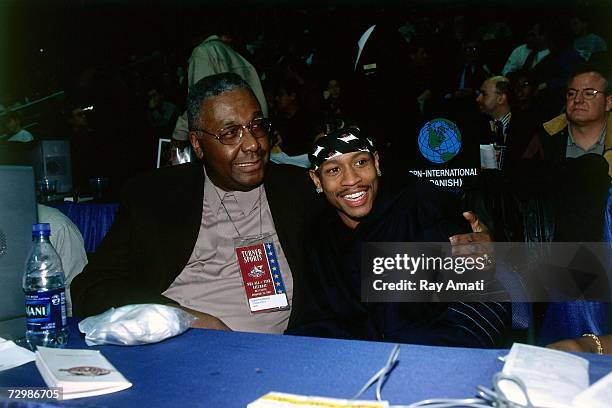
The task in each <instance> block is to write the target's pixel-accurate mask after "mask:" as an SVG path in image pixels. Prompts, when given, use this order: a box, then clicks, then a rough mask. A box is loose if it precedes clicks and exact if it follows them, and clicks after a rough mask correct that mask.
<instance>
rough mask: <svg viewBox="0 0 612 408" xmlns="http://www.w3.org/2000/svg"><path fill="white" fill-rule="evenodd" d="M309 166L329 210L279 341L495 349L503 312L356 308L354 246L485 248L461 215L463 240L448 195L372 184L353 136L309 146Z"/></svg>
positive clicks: (365, 151)
mask: <svg viewBox="0 0 612 408" xmlns="http://www.w3.org/2000/svg"><path fill="white" fill-rule="evenodd" d="M310 160H311V162H312V163H313V167H312V168H313V169H312V170H310V177H311V179H312V181H313V183H314V185H315V186H316V189H317V191H318V192H322V193H323V195H324V196H325V198H326V199H327V201H328V204H329V207H328V211H327V212H325V213H324V215H323V216H322V217H321V218H320V219H319V220H318V224H317V225H318V228H317V230H318V234H319V235H318V236H317V239H315V240H314V241H313V242H312V243H311V246H312V256H311V259H312V261H311V265H312V272H311V274H310V275H309V279H308V281H306V284H307V285H308V286H307V290H308V292H307V293H308V294H309V300H310V301H309V303H308V304H307V305H306V306H305V308H304V309H303V313H301V314H299V315H298V317H297V322H296V327H295V328H294V329H292V330H289V331H288V332H287V333H288V334H298V335H314V336H324V337H337V338H351V339H362V340H384V341H392V342H405V343H420V344H432V345H433V344H435V345H453V346H464V347H466V346H467V347H499V346H501V345H502V344H503V342H504V341H505V336H506V332H507V329H508V328H509V322H510V313H509V307H508V305H507V304H501V303H486V304H485V303H478V302H475V303H464V302H454V303H450V304H447V303H362V302H361V293H362V292H361V290H362V288H361V285H360V283H361V282H362V281H361V262H362V257H361V251H362V249H361V248H362V244H363V243H364V242H448V240H449V239H450V240H451V242H461V241H462V240H464V239H468V240H474V241H489V240H490V236H489V235H488V233H487V231H486V228H485V227H484V226H483V225H482V224H480V222H479V221H478V219H477V218H476V217H475V216H474V215H473V214H472V213H464V216H465V218H466V219H468V220H469V221H470V222H471V226H472V233H471V234H464V233H465V232H467V231H468V230H469V227H468V224H467V222H466V221H465V220H464V219H463V218H461V217H460V213H459V210H458V207H453V204H452V199H453V198H452V197H454V196H452V197H451V196H450V195H449V196H446V195H443V194H442V193H441V192H438V191H437V190H434V188H433V187H432V186H431V185H430V184H425V183H420V184H415V183H412V184H409V185H408V186H406V185H405V184H401V183H400V184H398V183H397V182H395V181H397V180H394V181H391V182H389V181H390V180H389V179H388V178H381V170H380V162H379V156H378V153H377V151H376V150H375V149H374V146H373V143H372V141H371V139H370V138H368V137H366V136H365V135H364V134H363V133H362V132H360V131H359V130H358V129H356V128H348V129H340V130H337V131H335V132H332V133H331V134H329V135H327V136H324V137H322V138H320V139H319V140H317V142H316V144H315V147H314V150H313V152H312V153H311V155H310ZM385 180H386V181H385ZM455 211H457V212H456V213H455ZM449 214H453V215H449ZM454 234H463V235H454ZM449 237H450V238H449ZM463 242H465V241H463Z"/></svg>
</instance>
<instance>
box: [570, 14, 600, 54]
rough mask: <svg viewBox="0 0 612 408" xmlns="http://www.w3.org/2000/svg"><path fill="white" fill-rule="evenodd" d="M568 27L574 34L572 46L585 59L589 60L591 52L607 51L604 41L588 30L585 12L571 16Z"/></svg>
mask: <svg viewBox="0 0 612 408" xmlns="http://www.w3.org/2000/svg"><path fill="white" fill-rule="evenodd" d="M570 29H571V30H572V34H574V48H575V49H576V51H578V52H579V53H580V56H581V57H582V58H584V59H585V60H586V61H588V60H590V59H591V56H592V55H593V54H596V53H599V52H606V51H608V45H607V44H606V41H605V40H604V39H603V38H601V37H600V36H598V35H597V34H594V33H592V32H591V31H590V30H589V19H588V17H587V16H586V14H584V15H578V16H574V17H572V19H571V20H570Z"/></svg>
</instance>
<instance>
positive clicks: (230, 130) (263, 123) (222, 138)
mask: <svg viewBox="0 0 612 408" xmlns="http://www.w3.org/2000/svg"><path fill="white" fill-rule="evenodd" d="M271 128H272V123H271V122H270V120H269V119H267V118H256V119H253V120H252V121H251V122H250V123H249V124H247V125H231V126H227V127H224V128H222V129H219V130H218V131H217V133H216V134H215V133H211V132H209V131H208V130H204V129H192V131H193V132H202V133H206V134H207V135H210V136H213V137H214V138H215V139H217V140H218V141H219V143H221V144H224V145H236V144H238V143H240V140H242V136H243V135H244V130H245V129H248V130H249V132H251V134H252V135H253V137H254V138H256V139H260V138H262V137H266V136H268V134H269V133H270V129H271Z"/></svg>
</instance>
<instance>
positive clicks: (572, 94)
mask: <svg viewBox="0 0 612 408" xmlns="http://www.w3.org/2000/svg"><path fill="white" fill-rule="evenodd" d="M580 94H581V95H582V97H583V98H584V99H586V100H591V99H594V98H595V97H596V96H597V94H603V92H602V91H598V90H597V89H593V88H585V89H580V90H578V89H573V88H569V89H568V90H567V92H566V93H565V97H566V98H567V99H568V100H569V99H575V98H576V97H577V96H578V95H580Z"/></svg>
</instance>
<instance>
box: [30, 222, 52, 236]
mask: <svg viewBox="0 0 612 408" xmlns="http://www.w3.org/2000/svg"><path fill="white" fill-rule="evenodd" d="M32 233H46V234H50V233H51V226H50V225H49V224H48V223H41V224H32Z"/></svg>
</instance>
